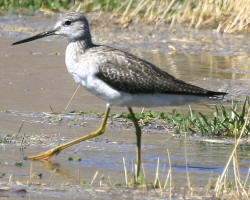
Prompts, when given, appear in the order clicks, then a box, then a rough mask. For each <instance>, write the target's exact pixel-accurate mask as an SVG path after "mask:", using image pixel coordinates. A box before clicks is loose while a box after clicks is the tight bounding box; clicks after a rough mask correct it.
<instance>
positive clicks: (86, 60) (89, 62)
mask: <svg viewBox="0 0 250 200" xmlns="http://www.w3.org/2000/svg"><path fill="white" fill-rule="evenodd" d="M104 62H106V59H105V58H104V57H103V56H101V55H99V54H98V53H93V52H91V53H88V51H86V52H81V51H76V44H75V43H73V42H72V43H70V44H69V45H68V46H67V49H66V55H65V63H66V66H67V70H68V72H69V73H70V74H71V75H72V76H73V78H74V80H75V81H76V82H77V83H80V84H81V85H82V86H84V87H85V88H86V89H87V90H88V91H90V92H91V93H92V94H94V95H96V96H98V97H99V98H101V99H104V100H105V101H106V102H107V103H110V104H112V102H115V101H117V100H119V99H120V98H121V93H120V92H118V91H116V90H114V89H113V88H111V87H110V86H109V85H107V84H106V83H105V82H103V81H102V80H100V79H98V78H97V77H96V76H95V74H96V73H98V70H99V68H98V66H100V65H101V64H102V63H104Z"/></svg>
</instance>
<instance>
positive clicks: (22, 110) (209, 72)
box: [0, 16, 250, 187]
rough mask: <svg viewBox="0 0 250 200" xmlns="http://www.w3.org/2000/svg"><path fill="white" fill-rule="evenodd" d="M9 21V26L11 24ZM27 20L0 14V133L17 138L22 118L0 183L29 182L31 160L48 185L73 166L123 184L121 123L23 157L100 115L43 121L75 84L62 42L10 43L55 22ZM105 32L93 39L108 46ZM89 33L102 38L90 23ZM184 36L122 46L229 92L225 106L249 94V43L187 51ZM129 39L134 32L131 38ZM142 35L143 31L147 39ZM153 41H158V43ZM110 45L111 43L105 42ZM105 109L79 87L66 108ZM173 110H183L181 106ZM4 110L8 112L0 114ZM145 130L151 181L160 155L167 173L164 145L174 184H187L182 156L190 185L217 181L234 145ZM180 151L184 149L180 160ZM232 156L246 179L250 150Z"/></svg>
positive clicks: (130, 155) (125, 149)
mask: <svg viewBox="0 0 250 200" xmlns="http://www.w3.org/2000/svg"><path fill="white" fill-rule="evenodd" d="M13 19H15V20H13ZM11 20H12V22H13V23H9V22H10V21H11ZM25 20H26V21H25ZM25 20H23V19H20V18H18V17H15V16H11V17H10V18H6V17H1V19H0V22H1V24H0V25H1V27H2V28H3V27H5V28H3V29H2V30H1V31H0V34H1V35H2V37H0V45H1V46H2V47H3V48H1V49H0V59H1V63H0V91H1V101H0V110H1V112H0V138H3V137H6V135H16V134H17V132H18V129H19V128H20V125H21V124H22V123H24V125H23V128H22V130H21V132H20V133H19V135H18V137H16V138H15V137H14V139H13V140H12V142H9V143H8V142H7V143H6V144H1V146H0V167H1V173H2V174H3V175H2V176H1V174H0V181H1V180H2V181H7V180H8V179H9V178H10V177H12V180H19V181H20V180H26V179H29V174H30V166H31V165H32V169H33V172H34V173H36V174H42V179H39V178H38V179H37V180H36V181H40V182H42V183H48V184H51V181H52V182H53V184H55V185H56V184H59V185H61V184H67V183H69V184H77V182H78V170H79V172H80V177H81V180H84V181H90V180H91V179H92V177H93V175H94V173H95V172H96V171H98V172H99V175H98V178H99V179H98V178H97V181H96V184H97V182H98V181H99V180H100V179H101V176H102V175H103V176H104V177H105V178H104V179H105V180H107V177H110V179H111V180H112V181H113V182H124V177H123V164H122V158H123V157H125V159H126V162H127V168H128V170H129V172H130V175H131V173H132V172H131V171H132V162H135V135H134V130H133V128H131V127H130V126H129V127H127V128H126V126H124V125H121V124H120V125H119V124H118V125H115V124H113V123H111V122H110V121H109V124H108V128H107V130H106V133H105V134H104V135H102V136H100V137H99V138H97V139H94V140H90V141H86V142H82V143H81V144H78V145H75V146H74V147H72V148H70V149H67V150H65V151H63V152H61V153H60V154H59V155H58V156H56V157H55V158H53V159H52V160H51V162H29V161H25V160H23V157H24V156H28V155H33V154H36V153H40V152H41V151H44V150H46V149H48V148H51V147H53V146H55V145H56V144H59V143H63V142H66V141H70V140H72V139H73V138H77V137H79V136H81V135H82V134H86V133H88V132H90V131H93V130H95V129H96V128H97V127H98V125H99V124H100V122H101V119H99V118H96V117H88V116H82V117H81V118H80V119H78V120H80V121H82V123H83V124H84V125H83V126H75V125H74V123H73V125H72V124H70V125H69V123H67V122H68V121H67V120H68V119H69V118H70V117H72V116H62V118H63V119H64V118H65V120H62V121H60V122H55V123H49V122H48V120H47V121H46V119H47V118H46V115H44V114H43V113H42V112H50V111H51V109H52V110H53V111H54V112H57V111H62V110H64V108H65V106H66V105H67V102H68V100H69V98H70V97H71V95H72V94H73V91H74V89H75V88H76V87H77V85H76V84H75V83H74V82H73V80H72V78H71V77H70V75H69V74H68V73H67V72H66V68H65V64H64V50H65V47H66V44H65V43H64V42H63V41H61V40H57V41H56V42H52V41H51V40H52V38H50V39H49V41H36V42H32V43H29V44H25V45H19V46H11V45H10V44H11V43H12V42H14V41H16V40H18V39H21V37H22V38H23V37H25V35H26V36H27V35H29V34H30V33H31V32H36V31H37V30H41V29H44V28H46V26H45V24H47V23H49V24H50V25H51V21H54V19H52V20H51V21H48V19H47V18H41V19H40V18H39V19H37V18H35V19H34V18H33V17H26V18H25ZM14 21H15V22H14ZM36 21H39V23H38V25H37V24H36V23H35V22H36ZM20 24H21V25H22V27H23V29H21V31H18V30H17V28H16V27H17V26H18V27H20V26H21V25H20ZM6 27H7V28H6ZM11 27H12V29H11ZM13 27H14V28H13ZM29 28H30V29H29ZM11 30H13V31H11ZM105 31H106V29H105ZM105 31H104V33H102V34H103V36H102V38H101V37H99V38H98V41H99V42H100V41H102V40H103V41H104V43H107V38H108V34H109V32H107V31H106V32H105ZM146 33H147V32H146ZM94 34H97V35H98V34H99V35H98V36H100V33H98V31H97V30H96V29H95V26H94V31H93V35H94ZM112 34H114V35H116V36H117V38H119V37H122V36H124V38H123V40H122V42H121V44H118V43H115V44H114V45H115V46H116V47H119V48H121V47H120V45H122V44H125V43H126V42H124V41H126V37H127V35H126V34H127V33H124V31H121V30H120V32H119V29H118V30H117V29H116V31H114V32H112ZM137 34H138V33H137ZM159 34H161V33H159ZM192 34H194V33H192ZM202 34H207V35H205V36H207V37H208V38H210V39H211V38H213V37H215V36H211V35H212V34H210V35H209V34H208V33H202V32H201V33H197V35H195V36H194V38H197V37H198V36H199V35H202ZM190 35H191V33H189V35H188V37H187V38H186V39H183V40H182V41H180V40H176V39H175V40H174V37H173V36H172V38H171V34H170V36H168V37H170V38H168V39H169V41H171V44H168V43H167V44H166V45H167V46H169V45H171V46H174V47H175V48H176V50H173V49H172V50H171V48H168V47H165V48H164V47H162V46H159V50H158V51H155V49H157V45H156V46H154V48H153V51H152V49H150V44H151V43H152V42H153V41H152V40H150V42H147V41H145V43H143V40H141V43H140V42H138V43H134V44H131V43H133V41H132V42H131V38H129V39H128V40H127V41H128V42H127V43H126V44H127V45H126V46H124V49H126V50H128V51H130V52H132V53H134V54H136V55H137V56H139V57H142V58H144V59H146V60H148V61H150V62H152V63H154V64H156V65H157V66H159V67H161V68H162V69H164V70H166V71H167V72H169V73H170V74H172V75H174V76H175V77H177V78H179V79H182V80H184V81H186V82H189V83H192V84H195V85H198V86H201V87H205V88H207V89H211V90H218V91H228V93H229V95H227V96H226V98H225V101H224V104H227V105H230V102H231V99H232V98H239V99H240V100H242V101H243V100H244V98H245V96H249V95H250V90H249V88H250V68H249V66H250V57H249V52H248V51H249V49H250V46H249V42H248V41H247V40H245V41H246V42H245V43H243V42H242V43H243V44H244V46H243V45H242V48H241V49H239V48H238V45H239V43H237V44H235V46H233V45H232V43H230V41H227V39H228V37H229V36H223V37H222V36H216V37H217V38H220V39H221V40H220V41H216V44H215V47H214V48H215V49H212V47H211V49H210V50H209V51H208V50H207V49H209V48H210V45H207V46H206V43H205V41H203V40H202V41H198V42H197V41H196V43H197V44H196V43H195V44H194V45H193V48H191V47H190V48H187V47H189V46H187V42H186V41H187V40H190V41H192V37H191V36H190ZM184 36H185V35H184ZM205 36H203V37H205ZM130 37H131V36H130ZM135 37H138V36H137V35H135ZM147 37H148V36H145V38H147ZM156 37H157V36H156ZM176 37H178V34H177V36H175V38H176ZM246 37H247V36H246ZM132 38H133V37H132ZM239 38H240V39H239ZM244 39H245V36H244V37H243V36H242V37H237V36H235V37H232V40H237V41H239V40H240V41H241V40H243V41H244ZM193 40H194V39H193ZM218 40H219V39H218ZM116 42H117V41H116ZM155 43H156V44H157V40H155ZM158 43H159V41H158ZM188 44H189V43H188ZM218 44H220V48H217V46H216V45H218ZM109 45H112V44H111V43H109ZM223 45H224V46H223ZM199 46H203V47H204V46H205V47H207V48H205V50H204V49H202V50H201V51H200V52H199V51H197V49H198V47H199ZM228 46H230V51H228V48H227V47H228ZM137 47H138V48H137ZM208 47H209V48H208ZM223 47H224V48H223ZM189 49H190V50H189ZM223 49H225V51H224V50H223ZM216 50H217V51H218V53H217V54H216ZM189 51H190V52H189ZM192 107H193V109H199V110H200V111H202V112H207V108H206V106H204V105H201V104H197V105H192ZM104 109H105V103H104V102H103V101H102V100H99V99H98V98H96V97H95V96H93V95H91V94H90V93H88V92H87V91H85V90H84V89H82V88H81V89H80V90H79V91H78V93H77V94H76V96H75V97H74V99H73V101H72V103H71V105H70V107H69V109H68V110H84V111H89V110H95V111H97V112H103V111H104ZM171 109H172V108H165V107H164V108H157V109H156V110H160V111H165V112H168V111H170V110H171ZM178 109H181V110H187V106H182V107H179V108H178ZM8 110H10V111H9V112H6V111H8ZM123 111H126V109H124V108H114V109H112V113H117V112H123ZM70 119H71V118H70ZM71 120H74V118H73V119H71ZM143 132H144V134H143V140H142V142H143V146H142V160H143V163H144V166H145V169H146V174H147V177H148V179H149V180H150V181H151V182H152V181H153V180H154V175H155V170H156V164H157V159H158V157H159V158H160V176H161V178H162V180H164V179H165V178H166V175H167V170H168V167H169V163H168V156H167V149H168V150H169V152H170V158H171V164H172V168H173V179H174V180H173V181H174V185H175V186H176V187H179V186H186V185H187V180H186V159H187V161H188V170H189V172H190V178H191V183H192V184H193V185H195V186H205V185H206V184H207V183H208V179H209V177H210V176H211V177H212V180H215V178H216V177H218V175H219V174H220V173H221V172H222V170H223V167H224V166H225V164H226V161H227V159H228V157H229V155H230V153H231V151H232V148H233V145H231V144H213V143H205V142H196V141H192V140H187V141H186V142H185V141H184V140H183V139H179V138H176V137H173V136H172V134H168V132H169V130H153V129H149V128H144V129H143ZM170 132H171V131H170ZM24 135H25V136H24ZM185 152H186V153H187V157H186V159H185ZM78 156H79V157H81V159H82V160H81V161H68V158H69V157H73V158H76V157H78ZM238 160H239V165H240V173H241V175H242V177H243V178H244V177H245V176H246V174H247V170H248V168H249V147H248V146H247V145H245V146H242V147H241V148H239V150H238ZM20 161H21V162H22V166H16V165H15V163H16V162H20ZM55 168H56V169H57V170H56V171H55V170H54V169H55ZM229 176H230V177H232V169H230V172H229ZM51 177H53V178H51Z"/></svg>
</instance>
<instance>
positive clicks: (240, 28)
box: [0, 0, 250, 33]
mask: <svg viewBox="0 0 250 200" xmlns="http://www.w3.org/2000/svg"><path fill="white" fill-rule="evenodd" d="M0 8H1V9H2V10H19V11H22V10H40V11H43V12H51V11H69V10H74V11H82V12H95V11H102V12H112V13H114V14H115V15H116V16H117V17H118V19H119V22H120V24H121V25H123V26H125V27H126V26H127V25H129V24H130V23H131V22H132V21H137V22H138V21H143V22H145V23H146V24H154V25H156V27H157V26H158V25H159V24H163V23H165V22H167V23H170V24H171V26H170V27H172V26H173V25H174V24H175V23H181V24H184V25H186V26H188V27H194V28H200V27H212V28H214V29H217V31H222V32H229V33H232V32H247V31H249V30H250V23H249V19H250V4H249V0H237V1H235V0H224V1H221V0H212V1H207V0H200V1H196V0H185V1H184V0H84V1H82V0H74V1H70V0H64V1H62V0H0ZM112 16H113V15H112Z"/></svg>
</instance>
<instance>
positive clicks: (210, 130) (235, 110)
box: [113, 97, 250, 137]
mask: <svg viewBox="0 0 250 200" xmlns="http://www.w3.org/2000/svg"><path fill="white" fill-rule="evenodd" d="M209 108H210V110H211V112H212V116H209V115H205V114H203V113H201V112H198V113H197V112H195V111H193V110H192V109H191V107H189V113H187V114H181V113H179V112H178V111H177V110H176V109H174V110H173V111H172V112H171V113H169V114H166V113H164V112H162V113H156V112H154V111H148V112H143V113H136V118H137V119H138V120H139V121H141V122H142V123H143V124H145V122H146V124H147V123H149V122H150V120H156V119H160V120H166V121H167V122H168V123H170V125H171V126H172V127H173V128H175V129H176V132H177V133H180V132H181V131H182V130H183V131H184V132H187V133H189V134H196V133H201V134H202V135H203V136H220V137H223V136H225V137H234V136H239V134H240V130H241V129H242V127H243V125H244V123H245V121H246V120H248V119H246V115H247V112H248V109H249V108H250V99H249V97H247V98H246V100H245V101H244V103H243V106H242V107H241V108H240V106H239V101H237V100H233V102H232V107H231V109H230V110H228V109H226V108H225V107H224V106H223V105H219V106H217V105H215V106H214V107H209ZM113 117H114V118H119V117H120V118H126V119H130V118H131V116H130V114H129V113H122V114H116V115H114V116H113ZM249 132H250V123H249V121H248V123H247V125H246V129H245V131H244V133H243V137H244V136H245V137H246V136H248V133H249Z"/></svg>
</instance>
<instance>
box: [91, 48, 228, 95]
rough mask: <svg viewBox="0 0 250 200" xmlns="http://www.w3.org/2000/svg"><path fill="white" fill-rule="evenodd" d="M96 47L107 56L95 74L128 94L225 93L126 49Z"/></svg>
mask: <svg viewBox="0 0 250 200" xmlns="http://www.w3.org/2000/svg"><path fill="white" fill-rule="evenodd" d="M96 48H97V49H98V51H99V52H101V54H105V58H108V59H107V60H106V61H105V62H104V63H102V64H101V65H100V66H99V72H98V73H97V74H96V76H97V77H98V78H99V79H101V80H102V81H104V82H105V83H107V84H108V85H110V86H111V87H112V88H114V89H116V90H119V91H122V92H126V93H130V94H155V93H162V94H180V95H197V96H211V97H215V96H220V95H225V94H226V93H222V92H213V91H209V90H206V89H202V88H200V87H197V86H194V85H190V84H187V83H185V82H183V81H181V80H178V79H176V78H174V77H173V76H171V75H170V74H168V73H167V72H165V71H162V70H161V69H159V68H158V67H156V66H155V65H153V64H151V63H149V62H147V61H145V60H142V59H140V58H138V57H136V56H134V55H132V54H129V53H127V52H123V51H120V50H117V49H113V48H111V47H107V46H98V47H96ZM97 49H96V50H97Z"/></svg>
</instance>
